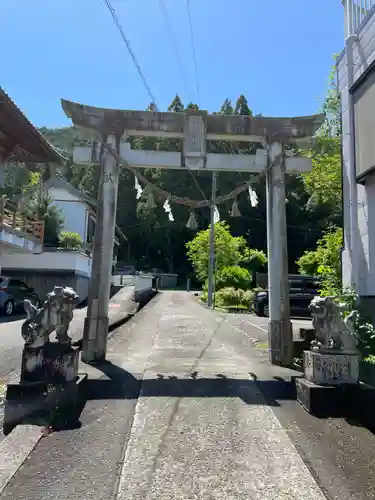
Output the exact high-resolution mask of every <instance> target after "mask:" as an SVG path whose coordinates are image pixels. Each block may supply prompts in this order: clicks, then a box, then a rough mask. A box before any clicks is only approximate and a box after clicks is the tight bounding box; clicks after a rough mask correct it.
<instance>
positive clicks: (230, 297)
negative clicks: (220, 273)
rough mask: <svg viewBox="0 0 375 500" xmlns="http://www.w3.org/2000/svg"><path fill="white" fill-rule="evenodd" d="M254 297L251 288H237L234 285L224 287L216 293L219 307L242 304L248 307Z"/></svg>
mask: <svg viewBox="0 0 375 500" xmlns="http://www.w3.org/2000/svg"><path fill="white" fill-rule="evenodd" d="M252 299H253V293H252V292H251V290H241V289H235V288H233V287H227V288H222V289H221V290H218V291H217V292H216V293H215V305H216V306H218V307H233V306H238V307H240V306H242V307H246V308H247V309H248V308H250V304H251V302H252Z"/></svg>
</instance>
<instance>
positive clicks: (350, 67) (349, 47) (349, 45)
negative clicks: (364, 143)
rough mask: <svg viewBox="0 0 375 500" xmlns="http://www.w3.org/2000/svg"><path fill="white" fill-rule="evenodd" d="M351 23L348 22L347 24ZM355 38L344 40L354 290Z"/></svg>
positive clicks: (355, 252)
mask: <svg viewBox="0 0 375 500" xmlns="http://www.w3.org/2000/svg"><path fill="white" fill-rule="evenodd" d="M350 24H351V23H350V22H349V25H350ZM356 40H357V37H356V35H354V34H352V33H350V32H349V34H348V36H347V38H346V42H345V52H346V68H347V73H348V90H349V96H348V97H349V99H348V117H349V124H348V125H349V162H350V171H349V172H348V180H349V193H350V205H349V220H350V225H349V227H350V237H349V244H350V246H351V252H352V259H351V260H352V266H351V267H352V277H351V278H352V279H351V282H352V286H353V288H354V289H355V290H356V289H357V285H358V267H359V262H358V251H357V249H358V241H357V238H356V233H357V228H358V211H357V208H358V193H357V179H356V168H355V167H356V158H355V118H354V97H353V94H352V93H351V92H350V88H351V87H352V86H353V84H354V64H353V48H354V42H355V41H356Z"/></svg>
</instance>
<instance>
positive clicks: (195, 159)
mask: <svg viewBox="0 0 375 500" xmlns="http://www.w3.org/2000/svg"><path fill="white" fill-rule="evenodd" d="M62 105H63V108H64V111H65V112H66V114H67V115H68V116H69V117H70V118H71V119H72V121H73V123H74V124H75V125H78V126H81V127H85V128H89V129H92V130H93V131H94V133H95V134H96V135H98V134H99V135H100V136H101V137H102V138H104V139H105V140H106V141H108V138H110V137H116V138H117V141H116V151H114V149H115V148H113V147H112V150H113V151H114V157H112V159H111V158H110V154H108V151H107V154H106V155H104V156H105V158H103V155H102V162H101V168H102V177H101V187H100V193H101V196H100V200H99V201H100V207H101V208H100V210H101V212H100V211H99V212H100V213H101V215H100V221H101V222H100V223H99V224H97V226H96V230H95V231H96V235H95V248H96V251H95V252H94V259H93V278H92V284H91V287H90V290H91V291H90V296H89V305H88V315H87V321H86V328H85V334H84V341H83V359H84V360H85V361H87V362H97V361H102V360H103V359H104V358H105V354H106V342H107V336H108V299H109V285H110V281H111V267H110V266H109V263H110V262H112V248H113V243H112V241H109V240H110V238H113V236H112V233H113V235H114V224H115V221H114V220H113V221H111V222H110V221H109V219H110V218H111V217H112V218H114V217H115V214H116V200H117V184H118V169H117V162H118V161H119V160H120V161H122V162H123V163H124V164H128V165H130V166H133V167H136V168H165V169H176V170H182V169H186V168H189V169H191V170H198V171H199V170H200V171H201V170H211V171H217V172H220V171H233V172H248V173H262V172H263V173H264V172H265V173H266V179H267V219H268V221H267V248H268V286H269V311H270V315H269V329H268V331H269V352H270V361H271V363H273V364H276V365H285V366H288V365H290V364H291V362H292V356H293V335H292V326H291V322H290V314H289V301H288V252H287V233H286V208H285V175H286V174H300V173H303V172H308V171H310V170H311V168H312V164H311V159H309V158H306V157H296V156H293V155H291V154H290V153H288V151H286V150H285V145H295V146H297V147H298V146H302V145H304V144H306V142H307V141H308V140H309V139H310V138H311V137H312V136H313V135H314V134H315V133H316V131H317V130H318V128H319V127H320V126H321V125H322V123H323V121H324V117H323V116H322V115H313V116H305V117H292V118H265V117H258V118H253V117H250V116H228V115H209V114H207V112H205V111H201V110H198V111H188V112H185V113H159V112H152V111H129V110H114V109H104V108H97V107H93V106H85V105H82V104H78V103H74V102H71V101H65V100H63V101H62ZM124 136H138V137H139V136H146V137H147V136H154V137H155V136H156V137H168V138H180V139H183V141H184V148H183V151H182V152H162V151H141V150H132V149H131V147H130V145H129V143H127V142H120V143H118V139H119V138H120V137H124ZM102 140H103V139H102ZM207 140H220V141H238V142H242V141H246V142H253V143H261V144H262V145H263V148H262V149H258V150H257V151H256V154H255V155H233V154H229V155H225V154H210V153H207V147H206V144H207ZM112 146H113V145H112ZM73 159H74V161H75V162H76V163H81V164H84V163H92V161H93V157H92V147H90V146H84V147H78V148H76V150H75V152H74V158H73ZM115 160H117V161H115ZM107 170H108V171H110V172H112V173H113V175H114V176H115V177H114V178H113V179H112V181H113V186H114V189H106V188H105V187H104V186H105V178H106V177H105V176H106V172H107ZM108 203H109V204H110V205H111V212H110V213H111V215H109V212H106V209H105V208H103V207H105V206H106V204H108ZM105 214H107V216H106V215H105ZM103 224H107V228H106V229H105V230H103ZM99 289H100V292H98V291H97V292H96V290H99ZM95 294H96V295H95Z"/></svg>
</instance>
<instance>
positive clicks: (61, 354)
mask: <svg viewBox="0 0 375 500" xmlns="http://www.w3.org/2000/svg"><path fill="white" fill-rule="evenodd" d="M78 362H79V350H78V349H77V348H72V347H69V346H66V345H63V344H60V343H58V342H51V343H47V344H46V345H45V346H44V347H41V348H37V349H33V348H30V347H25V348H24V350H23V353H22V371H21V378H20V382H19V383H12V384H8V386H7V393H6V400H5V411H4V425H3V430H4V434H9V432H11V431H12V429H13V428H14V427H15V426H16V425H18V424H19V423H21V422H34V420H36V421H40V419H42V421H44V422H45V425H59V426H61V425H65V426H70V425H71V423H72V422H77V415H78V413H79V411H78V406H79V402H80V400H81V399H82V398H84V395H83V394H81V388H82V387H84V385H85V384H82V382H85V381H86V378H87V377H86V376H82V375H81V376H79V375H78ZM58 420H59V424H56V422H57V421H58ZM62 421H63V422H64V423H63V424H61V422H62ZM68 422H70V423H69V424H68Z"/></svg>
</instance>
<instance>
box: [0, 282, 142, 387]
mask: <svg viewBox="0 0 375 500" xmlns="http://www.w3.org/2000/svg"><path fill="white" fill-rule="evenodd" d="M133 292H134V290H133V287H128V288H123V289H122V290H121V291H120V292H118V293H117V294H116V295H114V296H113V297H112V298H111V300H110V307H109V315H110V323H113V322H115V321H117V320H118V319H119V318H120V317H122V316H123V315H124V314H127V313H131V312H133V311H134V309H135V303H134V302H133V300H132V297H133ZM85 316H86V308H82V309H76V310H75V311H74V318H73V321H72V322H71V326H70V329H69V334H70V336H71V337H72V338H73V340H79V339H80V338H81V337H82V333H83V324H84V319H85ZM24 320H25V315H22V314H21V315H17V316H11V317H9V318H5V317H0V382H1V381H4V380H6V379H8V378H9V377H10V376H12V373H13V372H15V371H18V370H19V369H20V362H21V355H22V349H23V345H24V342H23V339H22V337H21V325H22V322H23V321H24ZM53 336H54V334H52V335H51V339H53Z"/></svg>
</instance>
